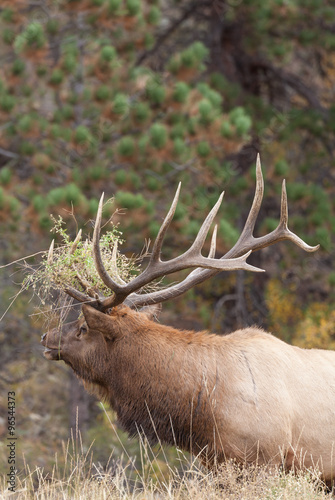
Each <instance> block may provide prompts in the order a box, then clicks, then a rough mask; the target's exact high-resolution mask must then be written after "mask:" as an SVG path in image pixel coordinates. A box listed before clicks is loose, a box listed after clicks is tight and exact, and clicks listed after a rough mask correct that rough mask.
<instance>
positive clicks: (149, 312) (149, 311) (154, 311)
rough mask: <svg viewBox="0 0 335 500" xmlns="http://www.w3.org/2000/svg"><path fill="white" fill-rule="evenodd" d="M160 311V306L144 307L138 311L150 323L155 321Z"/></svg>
mask: <svg viewBox="0 0 335 500" xmlns="http://www.w3.org/2000/svg"><path fill="white" fill-rule="evenodd" d="M161 311H162V304H161V303H159V304H153V305H152V306H145V307H142V309H140V313H142V314H145V315H146V317H147V318H148V319H150V320H152V321H157V320H158V317H159V315H160V313H161Z"/></svg>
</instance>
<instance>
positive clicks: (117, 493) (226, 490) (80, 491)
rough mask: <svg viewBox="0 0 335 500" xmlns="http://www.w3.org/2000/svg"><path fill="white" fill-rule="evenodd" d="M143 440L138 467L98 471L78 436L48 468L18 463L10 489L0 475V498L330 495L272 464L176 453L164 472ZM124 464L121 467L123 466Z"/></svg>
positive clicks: (112, 465) (116, 463) (112, 464)
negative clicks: (215, 468) (209, 466)
mask: <svg viewBox="0 0 335 500" xmlns="http://www.w3.org/2000/svg"><path fill="white" fill-rule="evenodd" d="M155 456H156V455H155V452H154V450H152V449H151V448H150V447H149V445H148V443H147V442H145V441H144V440H142V442H141V461H142V467H141V470H140V471H139V470H136V467H135V466H134V464H135V461H134V460H132V459H131V457H126V459H127V460H126V461H125V460H114V459H113V457H111V458H110V461H109V463H108V465H107V467H105V468H104V469H103V468H102V467H101V466H100V465H99V464H96V463H95V462H94V460H93V452H92V447H91V448H90V449H89V450H88V451H84V449H83V446H82V442H81V439H80V436H79V435H77V436H75V437H74V438H73V439H72V440H70V441H69V442H68V443H67V444H64V445H63V456H61V457H58V456H57V455H56V456H55V463H54V467H53V470H52V471H51V472H46V471H45V470H44V469H43V468H40V467H37V468H32V467H31V466H30V465H29V464H27V463H25V464H24V469H23V470H22V471H21V472H20V473H19V474H18V476H17V485H16V491H15V493H11V492H9V491H8V490H7V491H6V487H7V479H6V477H5V476H4V477H2V478H1V483H0V487H1V499H13V500H14V499H15V500H28V499H29V500H30V499H31V500H32V499H34V500H35V499H37V500H61V499H63V500H87V499H93V500H106V499H109V500H116V499H133V500H144V499H145V500H151V499H152V500H158V499H159V500H165V499H171V500H184V499H192V500H203V499H206V500H207V499H210V500H216V499H218V500H219V499H220V500H222V499H229V500H237V499H238V500H257V499H259V500H264V499H267V500H272V499H285V500H293V499H295V500H321V499H330V498H331V494H330V493H327V492H326V491H325V488H324V485H323V483H322V481H321V480H320V478H319V473H318V472H317V471H305V472H299V473H297V474H296V475H294V474H293V473H286V474H285V473H283V472H282V471H280V470H279V469H278V468H271V469H269V468H265V467H259V466H241V465H238V464H236V463H234V462H227V463H225V464H224V465H222V467H221V469H220V471H219V472H218V473H217V474H213V473H211V472H208V471H205V470H203V469H202V468H200V467H199V466H198V465H197V462H196V460H195V461H190V460H187V458H186V457H184V456H183V455H182V453H180V464H179V465H178V466H171V465H168V464H166V468H165V470H164V471H162V470H161V464H160V462H159V461H158V460H156V458H155ZM125 462H127V465H124V464H125Z"/></svg>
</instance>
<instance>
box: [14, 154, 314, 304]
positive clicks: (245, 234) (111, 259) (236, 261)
mask: <svg viewBox="0 0 335 500" xmlns="http://www.w3.org/2000/svg"><path fill="white" fill-rule="evenodd" d="M263 192H264V181H263V175H262V171H261V164H260V159H259V156H258V158H257V164H256V191H255V196H254V200H253V204H252V207H251V210H250V213H249V216H248V218H247V221H246V224H245V227H244V229H243V231H242V233H241V235H240V237H239V239H238V241H237V242H236V244H235V245H234V247H233V248H232V249H231V250H229V252H227V253H226V254H225V255H224V256H223V257H221V258H220V259H216V258H215V249H216V234H217V226H216V225H215V227H214V230H213V234H212V240H211V246H210V251H209V254H208V256H207V257H204V256H203V255H202V254H201V250H202V247H203V245H204V242H205V239H206V237H207V234H208V232H209V229H210V227H211V225H212V222H213V220H214V218H215V216H216V214H217V212H218V210H219V207H220V205H221V202H222V198H223V194H224V193H222V194H221V196H220V197H219V199H218V201H217V203H216V204H215V206H214V207H213V208H212V210H211V211H210V213H209V214H208V216H207V217H206V219H205V221H204V222H203V224H202V226H201V228H200V230H199V232H198V235H197V236H196V238H195V241H194V242H193V244H192V245H191V247H190V248H189V249H188V250H186V251H185V252H184V253H183V254H182V255H179V256H178V257H175V258H172V259H170V260H168V261H163V260H162V259H161V250H162V244H163V240H164V237H165V234H166V232H167V230H168V228H169V225H170V223H171V221H172V218H173V216H174V213H175V210H176V207H177V203H178V198H179V193H180V184H179V186H178V189H177V192H176V194H175V197H174V200H173V202H172V205H171V208H170V210H169V212H168V214H167V216H166V217H165V219H164V221H163V224H162V225H161V227H160V230H159V233H158V236H157V238H156V240H155V242H154V244H153V248H152V252H151V254H150V257H149V262H148V265H147V267H146V268H145V269H144V270H143V271H142V272H140V267H139V263H138V260H136V259H135V258H131V259H129V258H127V257H126V256H124V255H122V254H121V253H120V252H119V251H118V245H120V244H122V242H123V240H122V238H121V236H122V233H121V232H120V231H119V229H118V227H117V226H114V225H113V224H112V225H111V229H110V230H109V231H107V232H105V234H104V235H102V236H100V229H101V219H102V210H103V198H104V196H103V195H102V196H101V199H100V203H99V208H98V213H97V218H96V222H95V227H94V233H93V238H92V239H90V238H89V237H88V238H86V240H84V241H83V240H82V234H81V230H80V231H79V233H78V235H77V237H76V238H75V240H74V241H70V238H69V236H68V234H67V232H66V229H65V228H64V227H63V225H64V221H63V220H62V218H61V217H59V219H58V220H56V219H53V220H54V228H53V232H55V233H57V234H58V235H59V236H60V237H61V239H62V242H61V244H60V245H58V246H57V247H55V246H54V240H53V241H52V244H51V246H50V249H49V251H48V252H45V254H44V255H43V258H42V263H41V265H40V266H39V267H38V268H37V269H35V270H33V272H31V273H29V274H28V275H27V277H26V279H25V281H24V286H25V288H31V287H32V288H33V289H34V291H36V293H37V294H38V296H39V297H40V298H41V301H42V304H45V303H46V302H47V301H48V299H50V298H51V296H52V292H53V291H54V290H58V291H65V292H66V293H67V294H68V295H70V296H71V297H72V298H74V299H76V300H78V301H79V302H85V303H90V304H91V305H93V306H95V307H97V308H98V309H100V310H103V311H104V310H107V309H109V308H110V307H113V306H116V305H118V304H120V303H125V304H126V305H130V306H131V307H140V306H144V305H150V304H156V303H161V302H163V301H166V300H169V299H171V298H173V297H176V296H179V295H181V294H182V293H184V292H185V291H187V290H189V289H190V288H193V287H194V286H195V285H196V284H198V283H201V282H203V281H205V280H207V279H208V278H210V277H212V276H214V275H215V274H217V273H218V272H220V271H227V270H229V271H232V270H239V269H244V270H247V271H254V272H262V271H263V270H262V269H258V268H256V267H254V266H251V265H250V264H248V263H247V262H246V259H247V257H248V256H249V255H250V253H251V252H252V251H255V250H259V249H261V248H264V247H266V246H269V245H271V244H273V243H276V242H278V241H280V240H290V241H292V242H293V243H295V244H296V245H298V246H299V247H301V248H302V249H304V250H305V251H307V252H314V251H315V250H317V249H318V248H319V246H315V247H311V246H309V245H307V244H306V243H305V242H304V241H303V240H301V239H300V238H299V237H298V236H297V235H295V234H294V233H292V232H291V231H290V230H289V229H288V227H287V221H288V211H287V196H286V189H285V181H283V186H282V196H281V214H280V221H279V224H278V226H277V228H276V229H275V230H274V231H272V232H271V233H269V234H267V235H265V236H261V237H259V238H256V237H254V236H253V231H254V227H255V223H256V219H257V216H258V213H259V210H260V206H261V202H262V198H263ZM192 267H193V268H195V269H194V270H193V271H192V272H191V273H190V274H189V275H188V276H187V277H186V278H185V279H184V280H183V281H182V282H180V283H177V284H173V285H171V286H169V287H167V288H164V289H157V287H158V285H157V284H156V285H153V282H154V281H155V280H157V279H160V278H162V277H164V276H166V275H169V274H171V273H174V272H177V271H180V270H182V269H187V268H192ZM29 269H30V270H31V268H28V270H29ZM150 287H151V288H150ZM111 292H112V294H111ZM137 292H140V293H137Z"/></svg>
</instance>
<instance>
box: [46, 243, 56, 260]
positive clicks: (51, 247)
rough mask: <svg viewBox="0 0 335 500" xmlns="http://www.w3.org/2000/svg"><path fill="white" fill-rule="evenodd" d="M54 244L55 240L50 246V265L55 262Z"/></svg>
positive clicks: (48, 258)
mask: <svg viewBox="0 0 335 500" xmlns="http://www.w3.org/2000/svg"><path fill="white" fill-rule="evenodd" d="M54 246H55V240H52V242H51V245H50V247H49V251H48V257H47V263H48V264H49V265H51V264H52V262H53V257H54Z"/></svg>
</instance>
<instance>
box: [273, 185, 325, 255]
mask: <svg viewBox="0 0 335 500" xmlns="http://www.w3.org/2000/svg"><path fill="white" fill-rule="evenodd" d="M287 223H288V204H287V193H286V183H285V179H284V180H283V184H282V191H281V205H280V221H279V224H278V227H277V228H276V229H275V230H274V231H273V233H276V232H277V233H278V236H277V238H278V240H279V238H280V239H285V240H290V241H292V242H293V243H295V244H296V245H297V246H298V247H300V248H302V249H303V250H305V251H306V252H315V251H316V250H318V249H319V248H320V245H316V246H310V245H307V243H305V242H304V241H303V240H302V239H301V238H299V236H297V235H296V234H294V233H292V231H290V230H289V228H288V226H287ZM273 233H270V234H269V235H268V236H271V234H272V236H273Z"/></svg>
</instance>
